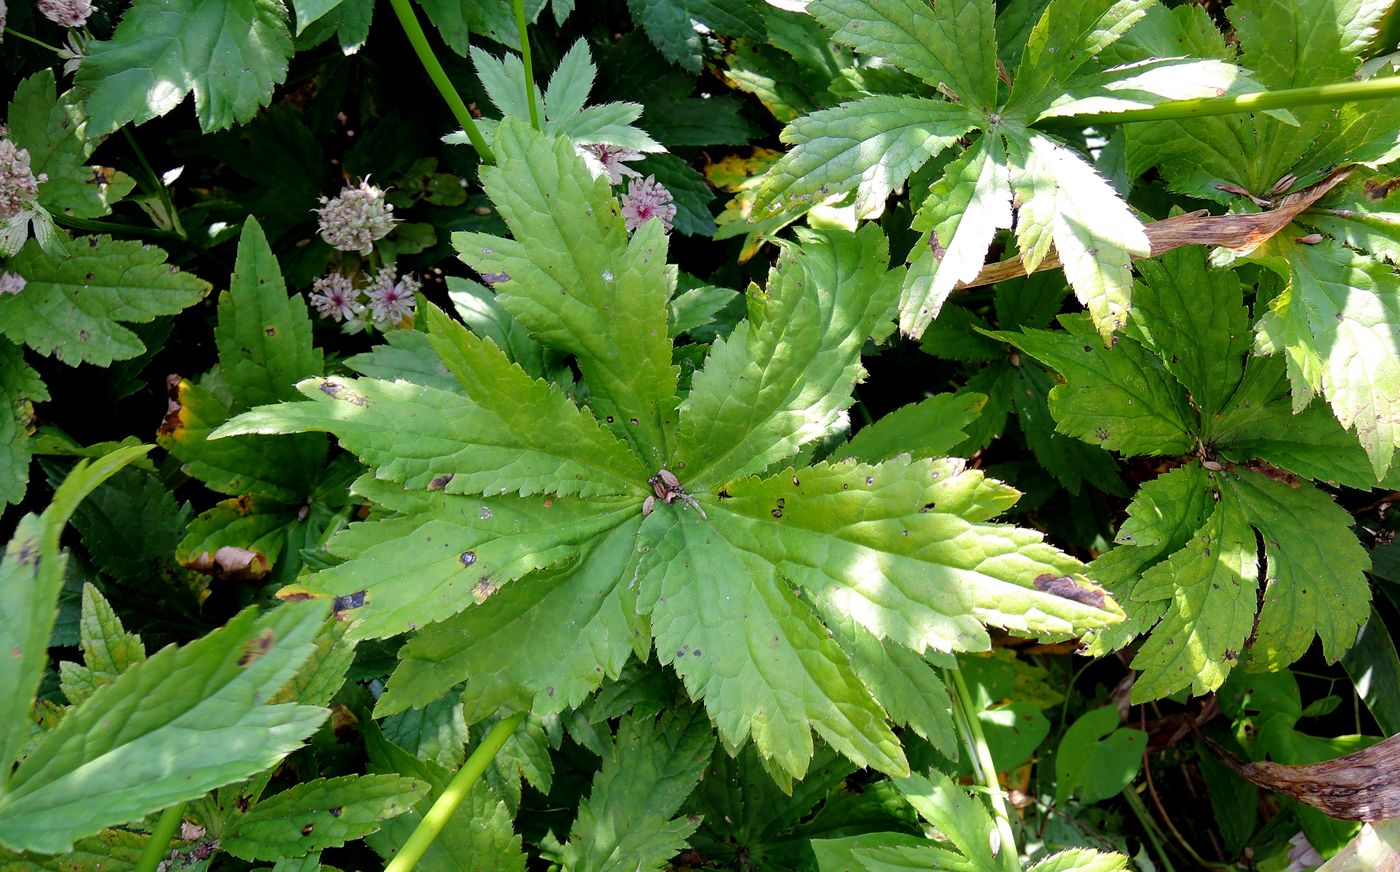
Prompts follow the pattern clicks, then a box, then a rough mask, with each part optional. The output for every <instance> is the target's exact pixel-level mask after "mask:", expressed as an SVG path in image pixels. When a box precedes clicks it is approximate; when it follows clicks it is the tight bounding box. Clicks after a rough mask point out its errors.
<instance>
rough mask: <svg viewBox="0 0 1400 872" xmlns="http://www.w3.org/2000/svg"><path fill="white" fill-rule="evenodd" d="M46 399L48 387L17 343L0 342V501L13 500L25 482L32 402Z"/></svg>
mask: <svg viewBox="0 0 1400 872" xmlns="http://www.w3.org/2000/svg"><path fill="white" fill-rule="evenodd" d="M48 398H49V391H48V388H46V387H45V386H44V382H43V381H42V380H41V379H40V378H39V373H37V372H35V371H34V370H33V369H32V368H31V367H30V366H29V364H27V363H25V362H24V352H23V350H21V348H20V347H19V346H17V345H13V344H11V343H10V342H8V341H0V402H3V403H4V404H5V406H4V408H5V409H6V411H5V412H0V446H3V447H0V504H8V503H17V502H19V501H20V500H21V499H23V497H24V492H25V489H26V487H27V486H28V484H29V458H30V456H31V452H32V448H31V445H32V443H31V442H30V441H29V435H30V434H31V433H33V432H34V404H35V403H36V402H43V401H44V400H47V399H48Z"/></svg>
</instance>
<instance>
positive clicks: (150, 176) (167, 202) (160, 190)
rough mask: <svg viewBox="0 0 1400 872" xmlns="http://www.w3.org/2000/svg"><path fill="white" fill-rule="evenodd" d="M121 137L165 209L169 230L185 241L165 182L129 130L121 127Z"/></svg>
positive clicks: (177, 214)
mask: <svg viewBox="0 0 1400 872" xmlns="http://www.w3.org/2000/svg"><path fill="white" fill-rule="evenodd" d="M122 135H123V136H125V137H126V142H127V144H128V145H130V146H131V150H132V151H133V152H134V153H135V154H136V160H137V162H138V163H140V164H141V170H142V172H144V173H145V174H146V176H147V178H146V183H147V184H148V185H150V186H151V187H152V188H154V189H155V194H156V196H157V197H159V198H160V202H161V205H163V206H164V207H165V212H166V214H167V215H169V216H170V229H171V230H173V231H174V232H175V234H176V235H178V236H179V237H180V238H181V239H186V238H188V237H186V235H185V228H184V227H183V226H182V225H181V224H180V213H179V212H176V211H175V201H174V200H172V199H170V190H169V189H168V188H166V187H165V182H163V181H161V178H160V176H158V175H156V171H155V168H154V167H152V166H151V162H150V161H148V160H146V153H145V152H144V151H142V150H141V146H140V144H139V143H137V142H136V136H135V135H134V134H132V132H131V128H130V127H127V126H125V125H123V126H122Z"/></svg>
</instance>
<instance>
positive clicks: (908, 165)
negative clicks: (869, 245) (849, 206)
mask: <svg viewBox="0 0 1400 872" xmlns="http://www.w3.org/2000/svg"><path fill="white" fill-rule="evenodd" d="M978 123H979V119H978V118H977V116H976V115H974V114H973V113H972V112H970V111H968V110H967V109H965V108H963V107H962V106H959V105H957V104H954V103H945V102H940V101H935V100H928V99H925V98H922V97H908V96H893V95H884V94H881V95H876V96H873V97H866V98H864V99H860V100H855V101H852V102H850V103H842V104H841V105H840V106H836V107H833V108H831V109H822V110H819V111H817V112H813V113H811V114H808V115H803V116H802V117H801V118H799V119H797V120H796V121H793V122H792V123H791V124H789V125H788V126H787V128H785V129H784V130H783V135H782V138H783V141H784V142H786V143H789V144H790V145H792V146H793V148H792V149H791V150H790V151H789V152H788V153H787V154H785V155H783V157H782V158H781V159H780V160H779V161H778V162H777V163H776V164H774V165H773V166H772V167H770V168H769V170H768V173H767V175H766V176H765V178H764V182H763V186H762V187H761V188H760V189H759V191H758V196H757V198H756V199H755V201H754V207H755V208H756V209H760V210H762V209H765V208H769V204H772V205H771V210H772V211H781V210H784V209H790V208H792V207H793V206H795V205H797V204H800V203H807V202H810V201H816V202H820V201H821V200H824V199H826V197H827V196H829V195H831V194H839V193H843V192H845V191H848V190H850V189H852V188H855V190H856V203H855V206H856V217H857V218H864V217H870V216H875V215H879V214H880V213H881V212H883V211H884V208H885V200H886V199H888V198H889V196H890V194H891V193H892V192H893V191H894V190H895V189H896V188H899V187H901V186H902V185H903V184H904V182H905V180H906V179H907V178H908V177H909V174H910V173H912V172H914V171H915V170H917V169H918V168H919V167H921V166H923V165H924V163H925V162H927V161H928V160H929V158H932V157H935V156H937V155H938V154H939V153H940V152H942V151H943V150H944V149H946V148H948V147H949V146H951V145H953V144H954V143H955V142H957V140H958V137H960V136H962V135H964V134H965V133H967V132H968V131H969V130H971V129H973V128H974V127H976V126H978Z"/></svg>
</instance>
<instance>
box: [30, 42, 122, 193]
mask: <svg viewBox="0 0 1400 872" xmlns="http://www.w3.org/2000/svg"><path fill="white" fill-rule="evenodd" d="M8 119H9V127H10V133H9V138H10V139H11V140H12V141H13V142H14V143H15V145H17V146H19V147H20V148H23V149H26V150H27V151H28V152H29V161H30V169H31V170H32V171H33V173H34V175H35V177H39V176H41V175H46V176H48V181H46V182H43V183H41V184H40V185H39V205H41V206H43V207H44V208H45V209H48V210H49V211H50V212H52V213H54V214H55V215H66V216H68V217H72V218H100V217H102V216H103V215H107V214H109V213H110V212H111V211H112V204H113V203H115V202H117V201H118V200H120V199H122V198H123V197H125V196H126V195H127V194H129V193H131V189H132V188H134V187H135V186H136V182H135V180H134V179H132V178H131V177H130V176H128V175H127V174H126V173H122V172H117V171H116V170H111V169H106V168H102V167H89V166H87V159H88V157H89V156H91V154H92V150H93V149H94V148H95V147H96V146H97V141H89V140H88V139H87V117H86V116H85V115H84V114H83V108H82V105H81V104H80V102H79V99H78V93H77V92H76V91H71V90H70V91H68V92H66V93H64V94H63V96H62V97H59V96H58V91H57V88H56V85H55V82H54V75H53V71H52V70H40V71H39V72H37V73H35V74H34V75H32V76H30V77H29V78H27V79H25V80H24V81H23V82H20V83H19V85H18V86H17V87H16V88H15V93H14V96H13V97H12V98H11V99H10V109H9V116H8Z"/></svg>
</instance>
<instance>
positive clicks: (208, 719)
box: [0, 604, 328, 853]
mask: <svg viewBox="0 0 1400 872" xmlns="http://www.w3.org/2000/svg"><path fill="white" fill-rule="evenodd" d="M324 617H325V609H324V608H321V607H317V606H309V605H305V604H297V605H289V606H283V607H281V608H279V609H276V610H274V611H272V612H270V613H268V614H267V615H265V616H264V617H262V618H261V619H259V618H258V616H257V615H256V613H255V611H254V610H252V609H249V610H246V611H244V612H242V613H241V614H239V615H238V616H237V617H235V618H234V619H233V620H231V621H230V622H229V623H228V624H227V625H225V626H224V627H223V628H221V629H219V630H215V631H214V632H213V633H210V634H209V635H208V636H205V637H204V638H202V639H200V640H198V641H195V642H192V643H190V644H189V645H186V646H185V647H184V648H179V649H177V648H174V647H170V648H165V649H164V650H162V651H160V652H158V653H157V654H155V655H154V656H152V657H151V658H150V659H149V660H147V661H146V662H145V663H142V664H140V665H139V666H135V667H132V668H131V669H128V670H127V671H126V672H124V673H122V675H121V676H120V677H118V678H117V679H116V680H115V681H113V682H112V683H111V684H109V685H107V686H106V687H104V688H102V689H100V690H99V691H97V693H95V694H93V695H92V696H91V697H89V698H88V700H87V701H86V702H85V703H84V704H83V705H81V706H78V707H77V708H75V709H74V710H72V711H71V712H69V713H68V714H67V715H66V716H65V717H64V719H63V720H62V721H61V722H60V723H59V725H58V726H57V727H56V728H54V729H53V730H51V731H49V732H48V733H46V734H45V735H44V737H43V738H42V739H40V741H39V743H38V744H37V745H36V746H35V747H34V748H33V750H32V751H31V752H30V754H29V756H28V757H27V758H25V760H24V762H23V763H21V764H20V766H19V768H18V769H17V770H16V771H15V773H14V775H13V776H12V778H11V779H10V785H9V791H8V792H7V793H6V795H5V796H4V798H3V799H0V840H3V841H4V843H5V844H7V845H8V846H10V847H11V848H14V849H17V850H30V851H41V852H47V853H55V852H60V851H66V850H68V849H69V847H70V846H71V845H72V843H73V840H74V839H77V838H80V837H82V836H84V835H90V834H92V833H95V832H97V831H98V830H100V829H101V828H102V827H103V826H106V825H112V824H121V823H127V822H130V821H132V820H137V819H139V818H141V817H143V816H145V815H147V814H150V813H151V812H154V811H158V810H160V809H162V808H166V807H167V806H169V805H172V804H174V803H176V802H180V801H182V800H187V799H193V798H195V797H197V796H199V795H201V794H203V793H204V792H206V791H208V790H210V789H211V788H214V787H218V786H220V785H223V784H228V783H230V782H233V781H238V780H240V779H242V778H246V777H248V776H249V775H252V774H254V773H256V772H260V771H262V770H263V769H266V768H267V767H269V766H271V765H272V764H274V763H275V762H277V761H278V760H279V759H281V757H282V756H283V755H284V754H286V753H287V752H289V751H291V750H292V749H294V748H296V747H298V746H299V745H300V744H301V743H302V741H303V740H304V739H305V738H306V737H307V736H308V735H310V734H311V732H312V731H313V730H315V729H316V727H318V726H319V725H320V724H321V722H322V721H323V720H324V719H325V717H326V715H327V714H328V712H327V711H326V710H325V709H319V708H312V707H310V706H299V705H273V706H269V705H266V704H265V703H266V701H267V698H268V697H269V696H270V695H271V694H272V693H274V692H275V691H276V689H277V688H279V687H280V686H281V685H282V684H284V683H285V682H286V681H287V680H288V679H290V678H291V677H292V675H293V674H294V673H295V671H296V669H297V667H298V666H300V665H301V663H302V662H303V661H305V660H306V658H307V657H308V656H309V655H310V654H311V652H312V650H313V639H314V637H315V635H316V633H317V631H318V630H319V628H320V626H321V624H322V622H323V620H324Z"/></svg>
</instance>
